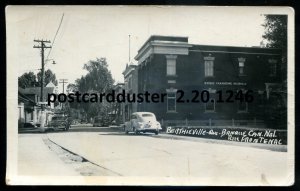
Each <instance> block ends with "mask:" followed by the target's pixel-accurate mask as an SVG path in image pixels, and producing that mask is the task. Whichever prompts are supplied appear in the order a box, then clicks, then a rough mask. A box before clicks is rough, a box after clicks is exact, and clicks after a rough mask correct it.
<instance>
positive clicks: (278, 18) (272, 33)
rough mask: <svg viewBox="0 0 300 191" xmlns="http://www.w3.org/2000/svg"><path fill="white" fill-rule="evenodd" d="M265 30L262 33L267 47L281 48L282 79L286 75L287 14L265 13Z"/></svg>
mask: <svg viewBox="0 0 300 191" xmlns="http://www.w3.org/2000/svg"><path fill="white" fill-rule="evenodd" d="M262 26H263V27H265V32H264V34H263V35H262V37H263V39H264V40H266V41H267V43H266V47H267V48H279V49H281V50H282V66H281V70H282V72H281V73H282V79H284V80H286V78H287V76H286V74H287V15H265V23H264V24H263V25H262Z"/></svg>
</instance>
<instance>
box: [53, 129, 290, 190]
mask: <svg viewBox="0 0 300 191" xmlns="http://www.w3.org/2000/svg"><path fill="white" fill-rule="evenodd" d="M47 137H48V138H49V139H50V140H51V141H52V142H54V143H56V144H58V145H60V146H61V147H63V148H64V149H67V150H68V151H71V152H72V153H75V154H77V155H79V156H81V157H83V158H85V159H86V160H88V161H90V162H91V163H93V164H96V165H98V166H100V167H101V168H104V169H106V170H107V171H110V174H111V175H114V176H139V177H141V176H142V177H151V176H152V177H153V176H155V177H158V176H159V177H160V176H161V177H199V178H203V180H205V181H208V180H209V181H211V182H214V181H221V182H226V180H229V179H230V180H232V179H234V180H236V181H237V182H239V183H242V184H245V185H247V184H248V183H251V184H253V183H254V182H256V183H257V184H260V185H267V184H275V185H278V184H279V185H280V184H284V183H286V182H288V180H287V179H285V178H284V177H288V174H287V170H286V169H287V153H286V152H275V151H270V150H265V149H259V148H252V147H244V146H241V145H232V144H230V145H228V144H227V145H226V144H220V143H217V144H212V143H211V142H209V141H208V142H205V141H191V140H192V139H191V140H188V139H184V140H180V139H172V138H165V137H163V136H161V137H159V136H155V135H154V134H147V135H133V134H132V135H125V134H124V133H123V132H118V131H116V129H114V128H99V127H95V128H92V127H73V128H71V129H70V131H69V132H56V133H48V134H47Z"/></svg>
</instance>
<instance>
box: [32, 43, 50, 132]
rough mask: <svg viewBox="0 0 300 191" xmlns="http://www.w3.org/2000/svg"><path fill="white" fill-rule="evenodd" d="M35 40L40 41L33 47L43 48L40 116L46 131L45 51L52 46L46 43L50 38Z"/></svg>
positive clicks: (42, 127) (42, 129)
mask: <svg viewBox="0 0 300 191" xmlns="http://www.w3.org/2000/svg"><path fill="white" fill-rule="evenodd" d="M33 42H38V43H39V45H38V46H36V45H34V46H33V48H40V49H41V59H42V60H41V62H42V69H41V70H42V71H41V72H42V76H41V78H42V79H41V97H40V101H41V107H42V111H41V116H40V124H41V126H40V128H41V131H42V132H44V131H45V129H44V127H45V123H46V113H45V104H44V103H43V102H44V75H45V67H44V66H45V59H44V53H45V49H46V48H51V46H46V45H45V43H50V41H49V40H33Z"/></svg>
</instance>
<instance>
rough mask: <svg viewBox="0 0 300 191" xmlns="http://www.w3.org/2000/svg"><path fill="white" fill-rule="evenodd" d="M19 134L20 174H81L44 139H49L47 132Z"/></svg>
mask: <svg viewBox="0 0 300 191" xmlns="http://www.w3.org/2000/svg"><path fill="white" fill-rule="evenodd" d="M18 136H19V144H18V175H22V176H26V175H28V176H42V175H47V176H51V175H54V176H57V175H59V176H78V175H79V173H77V172H76V171H75V170H74V169H72V168H71V167H70V166H67V164H65V163H64V162H63V161H62V160H61V159H60V158H59V157H58V156H57V155H56V154H55V153H54V152H53V151H51V150H50V149H49V148H48V146H47V145H46V144H45V143H44V141H43V139H48V138H47V135H46V134H19V135H18Z"/></svg>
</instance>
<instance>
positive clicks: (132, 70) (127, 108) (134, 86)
mask: <svg viewBox="0 0 300 191" xmlns="http://www.w3.org/2000/svg"><path fill="white" fill-rule="evenodd" d="M137 67H138V66H137V65H134V64H133V63H130V64H129V65H128V64H127V65H126V68H125V70H124V72H123V75H124V90H125V92H126V94H127V93H128V94H130V95H133V94H136V93H137V92H138V83H137V82H138V70H136V68H137ZM137 108H138V103H137V102H133V103H130V102H127V101H126V102H125V104H124V120H125V121H127V120H129V119H130V115H131V113H133V112H136V111H137Z"/></svg>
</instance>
